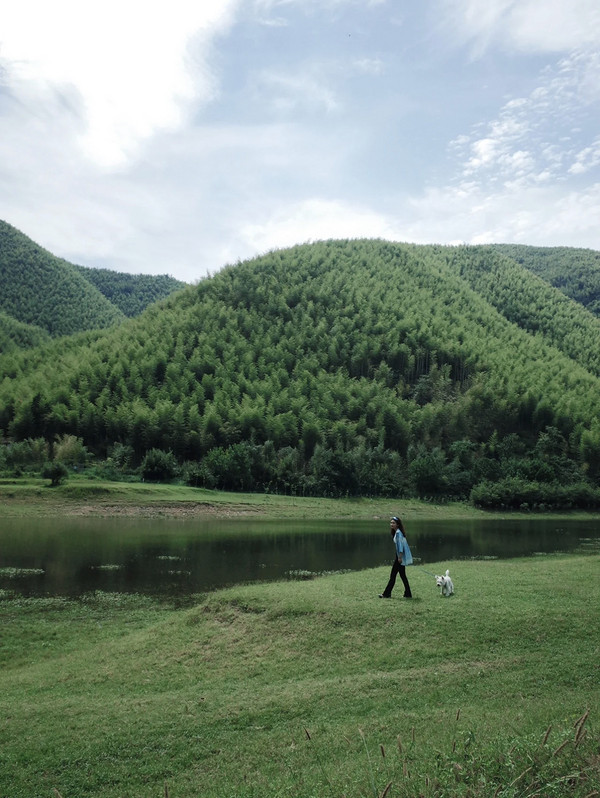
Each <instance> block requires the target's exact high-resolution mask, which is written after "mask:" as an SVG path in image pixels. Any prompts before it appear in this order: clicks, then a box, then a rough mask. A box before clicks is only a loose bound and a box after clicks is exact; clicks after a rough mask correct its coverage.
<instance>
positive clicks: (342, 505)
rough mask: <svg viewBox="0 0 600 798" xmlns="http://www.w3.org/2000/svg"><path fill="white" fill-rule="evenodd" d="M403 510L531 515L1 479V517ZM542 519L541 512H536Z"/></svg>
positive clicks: (459, 506) (401, 502)
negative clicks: (50, 483)
mask: <svg viewBox="0 0 600 798" xmlns="http://www.w3.org/2000/svg"><path fill="white" fill-rule="evenodd" d="M398 513H400V514H402V515H403V516H406V517H410V518H411V519H412V520H414V519H419V518H422V519H428V520H430V519H436V518H439V519H442V520H446V519H448V520H450V519H453V518H455V519H457V518H500V517H505V516H507V515H509V516H510V517H511V518H530V517H531V515H532V514H531V513H526V512H523V513H519V512H514V511H511V512H509V513H502V512H488V511H484V510H480V509H477V508H476V507H473V506H472V505H470V504H468V503H467V502H447V503H444V504H435V503H433V502H428V501H421V500H418V499H400V498H397V499H385V498H374V499H370V498H348V499H324V498H318V497H308V496H302V497H299V496H282V495H279V494H266V493H231V492H226V491H218V490H205V489H203V488H191V487H187V486H185V485H176V484H172V485H171V484H169V485H166V484H151V483H143V482H109V481H106V480H100V479H95V478H94V479H88V478H87V477H86V476H84V475H76V476H71V477H70V478H69V479H68V480H67V481H66V482H65V483H64V484H62V485H60V486H58V487H55V488H51V487H49V483H48V480H44V479H41V478H35V477H11V478H0V518H3V517H5V518H9V517H13V518H14V517H27V516H36V515H37V516H39V515H81V514H88V515H89V514H94V515H97V516H110V515H121V514H135V515H138V516H152V515H157V514H160V515H202V514H211V515H218V516H221V517H227V516H240V515H249V516H255V517H263V518H296V519H298V518H307V519H318V520H323V519H328V518H348V519H358V520H360V519H371V518H384V519H386V520H388V519H389V517H390V516H391V515H396V514H398ZM551 516H552V517H557V518H564V517H566V516H568V517H569V518H574V517H581V518H594V517H595V518H600V513H587V512H583V511H577V512H576V511H573V512H571V513H545V514H544V517H551ZM536 517H541V514H539V513H538V514H536Z"/></svg>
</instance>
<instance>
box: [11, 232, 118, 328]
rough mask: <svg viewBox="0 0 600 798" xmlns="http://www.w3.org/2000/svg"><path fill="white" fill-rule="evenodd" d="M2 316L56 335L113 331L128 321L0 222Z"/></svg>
mask: <svg viewBox="0 0 600 798" xmlns="http://www.w3.org/2000/svg"><path fill="white" fill-rule="evenodd" d="M0 286H1V287H2V291H1V292H0V310H2V311H4V312H5V313H6V314H7V315H9V316H11V317H12V318H14V319H16V320H17V321H20V322H23V323H24V324H33V325H36V326H37V327H41V328H42V329H44V330H46V331H47V332H49V333H50V334H51V335H54V336H58V335H71V334H72V333H75V332H79V331H81V330H89V329H94V328H101V327H109V326H110V325H111V324H115V323H116V322H118V321H121V320H122V319H123V318H124V316H123V314H122V313H121V311H119V310H118V309H117V308H116V307H115V306H114V305H112V304H111V303H110V302H109V301H108V300H107V299H106V297H104V296H103V295H102V294H101V293H100V291H99V290H98V289H97V288H95V287H94V286H93V285H91V283H90V282H88V281H87V280H85V279H84V278H83V276H82V275H81V274H80V273H79V272H78V270H77V269H76V268H75V267H74V266H73V265H72V264H70V263H68V262H67V261H65V260H62V259H61V258H57V257H55V256H54V255H51V254H50V253H49V252H47V251H46V250H45V249H43V248H42V247H40V246H38V245H37V244H34V242H33V241H31V240H30V239H29V238H27V236H24V235H23V234H22V233H20V232H19V231H18V230H16V229H15V228H14V227H12V226H11V225H9V224H7V223H6V222H1V221H0Z"/></svg>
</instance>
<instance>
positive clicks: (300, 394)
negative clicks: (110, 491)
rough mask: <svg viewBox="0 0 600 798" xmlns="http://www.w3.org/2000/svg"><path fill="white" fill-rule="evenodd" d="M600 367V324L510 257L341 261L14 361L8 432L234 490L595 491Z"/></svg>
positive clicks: (8, 364) (356, 250) (247, 281)
mask: <svg viewBox="0 0 600 798" xmlns="http://www.w3.org/2000/svg"><path fill="white" fill-rule="evenodd" d="M598 351H600V321H599V320H598V319H597V318H596V317H595V316H594V315H593V314H591V313H589V312H588V311H586V310H585V309H584V308H582V306H581V305H580V304H578V303H577V302H575V301H573V300H571V299H568V298H567V297H565V296H564V295H563V294H562V293H561V292H560V291H559V290H557V289H555V288H553V287H551V286H549V285H548V284H547V283H546V282H544V281H543V280H541V279H540V278H539V277H537V276H535V275H533V274H531V273H530V272H529V271H528V270H527V269H525V268H523V267H522V266H520V265H519V264H518V263H517V262H516V261H515V260H514V259H513V258H509V257H507V255H505V254H503V253H502V252H501V251H498V250H497V249H495V248H494V247H442V246H417V245H408V244H395V243H390V242H384V241H364V240H355V241H326V242H319V243H315V244H307V245H302V246H298V247H293V248H291V249H288V250H282V251H276V252H271V253H269V254H267V255H264V256H262V257H259V258H255V259H253V260H249V261H246V262H243V263H239V264H237V265H235V266H230V267H227V268H225V269H223V270H222V271H221V272H219V273H218V274H216V275H215V276H213V277H211V278H209V279H206V280H204V281H203V282H201V283H200V284H199V285H197V286H193V287H192V286H190V287H188V288H186V289H185V290H183V291H181V292H178V293H176V294H173V295H172V296H171V297H169V298H168V299H167V300H164V301H163V302H162V303H159V304H155V305H152V306H150V307H149V308H148V309H147V310H146V311H145V312H144V313H142V314H141V315H140V316H139V317H137V318H135V319H131V320H127V321H125V322H123V323H121V324H120V325H118V326H117V327H113V328H110V329H108V330H105V331H101V332H96V333H94V334H93V335H90V334H87V335H85V336H78V337H76V338H73V339H63V341H62V342H61V345H60V347H58V346H57V345H56V344H54V343H50V344H48V345H46V346H43V347H40V348H36V349H33V350H30V351H28V352H26V353H18V354H15V353H13V354H12V355H7V356H5V357H4V358H2V359H1V360H0V373H5V374H6V375H7V378H6V379H5V380H4V381H3V382H2V383H1V384H0V428H1V429H3V431H4V434H5V435H8V436H10V437H12V438H14V439H18V440H23V439H25V438H35V437H38V436H45V437H47V438H49V437H52V436H55V435H61V434H66V433H68V434H73V435H76V436H78V437H80V438H81V439H82V440H83V442H84V443H85V445H86V446H88V447H89V448H90V449H91V450H93V451H94V452H96V453H97V454H98V455H99V456H101V457H102V456H105V455H106V454H107V452H111V451H113V450H114V447H115V445H117V446H118V447H121V448H120V451H122V450H123V447H125V448H127V449H128V450H129V451H130V453H131V457H132V458H133V460H134V461H136V462H140V461H141V460H142V458H143V457H144V455H145V454H146V453H147V452H149V451H150V450H152V449H154V448H158V449H161V450H163V451H169V450H170V451H171V452H172V453H173V456H174V457H175V458H176V459H177V460H178V461H179V462H180V463H181V462H185V461H187V462H188V463H196V464H197V466H196V467H195V468H196V470H195V472H194V473H195V475H196V476H195V477H194V478H195V479H196V480H197V482H196V483H195V484H205V485H210V484H215V485H218V486H220V487H234V488H246V489H248V488H253V487H254V488H256V487H260V488H261V489H264V488H265V487H266V486H269V485H270V486H271V488H273V489H279V490H293V491H296V492H318V493H321V494H337V493H339V492H341V491H345V492H350V493H355V492H361V493H368V492H369V491H371V492H380V493H381V492H383V493H386V492H387V493H390V494H393V495H400V493H402V492H405V491H409V490H412V491H413V492H414V491H416V492H417V493H422V494H423V493H424V494H426V493H427V492H430V493H439V492H441V493H444V492H446V493H447V494H451V495H464V494H465V492H466V493H468V491H469V490H470V489H471V487H472V486H473V485H474V484H477V483H479V482H482V481H486V480H487V481H490V480H491V481H494V480H496V481H497V480H502V479H508V478H513V477H514V478H521V479H527V480H529V481H531V480H534V481H535V480H538V481H539V480H541V481H542V482H547V483H551V482H555V483H556V481H557V480H558V481H559V482H560V483H562V484H564V483H571V482H576V481H578V480H584V481H585V480H591V483H589V484H595V482H594V480H595V479H596V475H598V474H600V429H599V427H598V418H600V377H599V374H598V372H599V366H598V361H597V352H598ZM192 471H193V469H192ZM224 474H225V475H226V476H225V477H224V476H223V475H224Z"/></svg>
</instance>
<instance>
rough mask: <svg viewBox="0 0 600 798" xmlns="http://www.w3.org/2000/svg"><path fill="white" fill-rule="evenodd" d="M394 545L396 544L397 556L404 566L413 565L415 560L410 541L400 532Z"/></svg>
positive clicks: (395, 537)
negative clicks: (409, 544)
mask: <svg viewBox="0 0 600 798" xmlns="http://www.w3.org/2000/svg"><path fill="white" fill-rule="evenodd" d="M394 543H395V544H396V554H397V555H398V559H399V560H400V562H401V563H402V565H412V562H413V558H412V554H411V551H410V548H409V546H408V541H407V540H406V538H405V537H404V535H403V534H402V532H401V531H400V530H398V531H397V532H396V534H395V535H394Z"/></svg>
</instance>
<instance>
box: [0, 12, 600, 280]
mask: <svg viewBox="0 0 600 798" xmlns="http://www.w3.org/2000/svg"><path fill="white" fill-rule="evenodd" d="M0 219H2V220H4V221H6V222H9V223H10V224H12V225H14V226H15V227H17V228H18V229H19V230H20V231H21V232H23V233H25V235H27V236H29V237H30V238H32V239H33V240H34V241H35V242H36V243H38V244H40V245H41V246H43V247H45V248H46V249H48V250H49V251H50V252H52V253H53V254H55V255H58V256H60V257H63V258H66V259H67V260H69V261H72V262H74V263H77V264H81V265H84V266H95V267H102V268H108V269H113V270H115V271H120V272H131V273H138V274H139V273H143V274H170V275H172V276H173V277H176V278H178V279H180V280H184V281H186V282H190V283H192V282H196V281H198V280H201V279H202V278H204V277H205V276H206V275H209V274H214V273H216V272H217V271H219V270H220V269H221V268H222V267H223V266H225V265H226V264H230V263H236V262H238V261H240V260H245V259H247V258H251V257H254V256H256V255H260V254H263V253H265V252H267V251H269V250H272V249H278V248H282V247H288V246H293V245H294V244H298V243H303V242H306V241H318V240H322V239H329V238H359V237H361V238H362V237H368V238H384V239H389V240H393V241H406V242H414V243H419V244H428V243H441V244H459V243H467V244H480V243H492V242H496V243H519V244H531V245H536V246H571V247H585V248H590V249H596V250H600V3H598V0H419V2H415V0H210V1H208V0H170V2H169V3H147V2H146V1H145V0H144V2H142V0H103V2H102V3H100V2H98V1H97V0H90V2H86V3H82V2H81V0H53V2H52V3H48V2H47V0H20V1H19V2H18V3H10V4H5V7H4V8H3V11H2V14H1V15H0Z"/></svg>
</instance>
